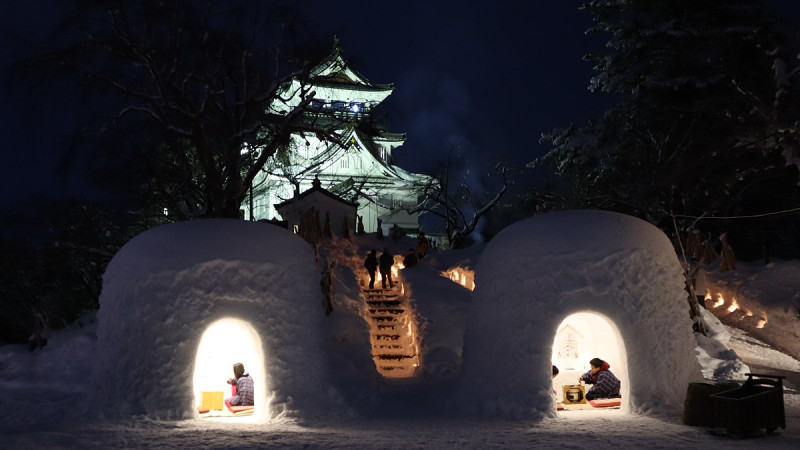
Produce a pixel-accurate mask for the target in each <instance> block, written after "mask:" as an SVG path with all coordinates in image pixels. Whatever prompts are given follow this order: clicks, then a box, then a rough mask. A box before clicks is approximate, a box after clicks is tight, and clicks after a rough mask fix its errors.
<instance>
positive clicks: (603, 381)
mask: <svg viewBox="0 0 800 450" xmlns="http://www.w3.org/2000/svg"><path fill="white" fill-rule="evenodd" d="M610 368H611V365H609V364H608V363H607V362H605V361H603V365H602V366H601V367H600V370H598V371H597V373H595V374H592V371H591V370H590V371H588V372H586V373H584V374H583V375H581V380H583V381H585V382H586V384H591V385H592V388H591V389H589V392H587V393H586V395H587V396H588V395H589V394H591V395H592V396H594V397H595V398H616V397H619V396H620V393H619V388H620V382H619V378H617V377H616V376H615V375H614V374H613V373H611V371H610V370H608V369H610Z"/></svg>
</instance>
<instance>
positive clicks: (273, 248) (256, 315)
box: [88, 219, 332, 422]
mask: <svg viewBox="0 0 800 450" xmlns="http://www.w3.org/2000/svg"><path fill="white" fill-rule="evenodd" d="M319 282H320V275H319V272H318V271H317V269H316V264H315V260H314V253H313V251H312V249H311V247H310V246H309V245H308V244H307V243H306V242H304V241H303V240H302V239H300V238H299V237H297V236H296V235H293V234H292V233H290V232H289V231H287V230H285V229H281V228H279V227H276V226H274V225H270V224H264V223H258V222H245V221H241V220H225V219H212V220H193V221H187V222H179V223H174V224H169V225H164V226H160V227H157V228H154V229H151V230H149V231H146V232H144V233H142V234H141V235H139V236H137V237H135V238H134V239H132V240H131V241H130V242H128V243H127V244H126V245H125V246H123V247H122V249H120V251H119V252H118V253H117V254H116V255H115V256H114V258H113V259H112V261H111V263H110V264H109V266H108V268H107V270H106V273H105V275H104V276H103V292H102V295H101V297H100V310H99V313H98V328H97V350H96V362H95V365H94V367H93V372H92V379H93V382H92V386H93V392H92V394H93V396H92V398H90V399H88V400H89V402H91V403H90V407H91V408H92V409H93V410H95V411H99V412H101V413H102V414H103V415H105V416H106V417H108V416H112V417H113V416H119V417H123V416H130V415H136V414H143V415H147V416H150V417H153V418H160V419H188V418H192V417H197V412H196V408H197V407H198V406H200V405H199V403H200V402H201V401H202V392H206V391H208V393H209V394H211V393H214V392H215V391H216V392H218V393H221V395H223V396H224V397H230V395H231V392H230V386H228V385H227V383H226V380H227V378H230V377H232V376H233V371H232V366H233V364H234V363H236V362H241V363H243V364H244V366H245V370H247V371H248V372H249V373H250V374H251V376H252V377H253V381H254V385H255V407H254V410H253V413H252V415H251V416H249V417H237V418H236V422H245V421H257V422H264V421H267V420H268V419H270V418H272V417H276V416H279V415H290V416H292V417H299V418H302V417H307V416H308V415H310V414H313V415H324V414H327V413H329V411H326V410H324V409H325V408H320V405H321V404H322V405H324V404H325V401H324V399H325V398H327V397H328V396H329V395H332V394H330V393H329V392H324V391H323V388H322V386H323V385H324V383H323V381H322V377H323V376H324V373H322V371H319V370H316V368H317V367H318V366H319V363H318V362H317V361H320V360H322V359H323V358H324V355H323V353H322V346H321V338H320V332H319V329H320V324H321V321H322V319H323V317H324V310H323V307H322V304H321V294H320V291H319ZM220 391H221V392H220ZM217 395H219V394H215V395H214V397H215V398H219V397H217ZM207 397H209V398H211V397H212V395H207ZM321 399H323V400H322V401H321ZM214 404H215V405H217V403H216V402H215V403H214ZM221 408H222V406H221V405H220V406H219V409H221ZM212 409H218V408H212Z"/></svg>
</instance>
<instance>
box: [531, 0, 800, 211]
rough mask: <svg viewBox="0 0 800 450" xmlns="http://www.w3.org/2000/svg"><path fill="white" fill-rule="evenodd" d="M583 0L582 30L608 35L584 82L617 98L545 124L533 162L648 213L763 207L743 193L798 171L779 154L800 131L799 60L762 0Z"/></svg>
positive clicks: (624, 207) (789, 157) (621, 207)
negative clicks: (590, 21)
mask: <svg viewBox="0 0 800 450" xmlns="http://www.w3.org/2000/svg"><path fill="white" fill-rule="evenodd" d="M584 8H585V10H586V11H588V12H589V13H591V14H592V15H593V16H594V19H595V25H594V26H593V27H592V28H591V29H590V30H589V31H588V33H590V34H598V33H602V34H607V35H608V36H609V40H608V44H607V47H606V48H607V49H608V51H607V52H606V53H592V54H589V55H587V56H586V59H587V60H589V61H591V62H593V63H594V68H595V70H596V72H597V74H596V75H595V76H594V77H593V78H592V79H591V81H590V86H589V88H590V90H591V91H593V92H596V93H609V94H613V95H616V96H619V98H620V99H621V101H620V103H619V104H618V105H617V106H616V107H615V108H613V109H611V110H610V111H607V112H606V113H605V114H604V115H603V116H602V117H600V118H598V119H597V120H595V121H593V122H591V123H590V124H588V125H586V126H584V127H571V128H569V129H566V130H554V131H552V132H550V133H547V134H546V135H544V139H545V140H549V141H550V142H551V143H552V145H553V149H552V150H551V151H550V152H549V153H548V154H547V155H546V156H544V157H543V158H541V159H540V160H538V161H536V162H534V164H541V163H549V164H552V166H553V167H554V168H555V171H556V173H558V174H561V175H563V176H564V177H566V178H568V179H570V180H573V179H575V178H576V175H577V178H583V179H585V180H587V181H586V182H587V184H589V185H590V186H591V195H589V196H586V197H585V201H586V202H587V203H588V204H587V205H586V206H596V207H603V208H606V209H614V210H618V211H622V212H627V213H630V214H634V215H637V216H640V217H645V218H648V219H649V220H651V221H653V222H659V221H661V220H663V219H664V218H665V217H667V216H669V215H671V214H679V215H686V216H695V217H697V216H701V215H704V214H705V215H707V214H715V215H731V214H745V213H755V212H763V211H759V210H758V209H759V206H758V205H757V204H754V203H752V202H750V203H748V202H746V201H744V199H745V198H747V197H752V196H759V195H764V194H765V192H768V190H769V189H771V188H772V187H773V186H774V180H786V179H787V177H788V178H791V177H792V176H794V174H796V168H794V169H792V168H787V165H789V164H794V163H796V161H797V160H798V159H797V138H798V135H799V134H798V133H799V132H800V128H799V127H798V125H797V119H798V117H800V115H799V114H798V109H797V107H796V106H794V103H795V102H793V99H794V98H795V97H796V94H797V89H798V86H797V77H796V73H795V71H793V70H792V69H793V68H796V67H797V60H793V59H790V58H788V57H787V55H789V54H792V52H790V51H789V48H788V46H787V44H786V42H785V40H784V38H783V35H782V34H781V32H780V29H779V27H778V24H777V23H776V21H775V20H774V19H773V18H772V17H771V16H770V14H769V12H768V11H767V10H766V9H765V8H764V7H763V5H761V4H760V2H758V1H754V0H731V1H725V2H720V1H715V0H633V1H631V0H596V1H591V2H589V3H587V4H586V5H584ZM783 184H784V185H786V184H787V183H783ZM788 184H789V185H791V183H788ZM795 190H796V189H795ZM791 195H796V194H790V196H791ZM794 198H797V197H794Z"/></svg>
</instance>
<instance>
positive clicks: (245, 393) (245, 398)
mask: <svg viewBox="0 0 800 450" xmlns="http://www.w3.org/2000/svg"><path fill="white" fill-rule="evenodd" d="M233 384H234V385H236V395H234V396H233V397H231V405H234V406H250V405H253V404H254V403H255V399H254V398H253V379H252V378H250V374H248V373H246V372H245V374H244V375H242V376H241V377H239V378H237V379H236V380H235V381H234V382H233Z"/></svg>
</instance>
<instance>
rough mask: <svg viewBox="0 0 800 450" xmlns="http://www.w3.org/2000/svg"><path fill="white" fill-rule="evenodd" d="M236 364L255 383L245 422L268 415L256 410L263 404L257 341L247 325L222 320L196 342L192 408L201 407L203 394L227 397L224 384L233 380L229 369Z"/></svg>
mask: <svg viewBox="0 0 800 450" xmlns="http://www.w3.org/2000/svg"><path fill="white" fill-rule="evenodd" d="M237 362H241V363H242V364H244V367H245V370H246V371H247V372H248V373H250V375H251V376H252V377H253V382H254V383H255V392H254V393H255V404H256V408H255V409H254V414H253V416H251V420H249V421H253V419H252V418H258V419H263V418H265V417H267V416H268V415H267V411H264V409H265V408H259V406H260V405H266V404H267V402H266V398H267V397H266V371H265V368H264V353H263V350H262V347H261V339H260V338H259V337H258V333H256V331H255V329H253V327H252V326H251V325H250V324H249V323H247V322H245V321H242V320H238V319H232V318H225V319H221V320H218V321H217V322H214V323H213V324H212V325H211V326H209V327H208V329H207V330H206V331H205V333H203V336H202V338H201V339H200V344H199V345H198V347H197V356H196V358H195V367H194V376H193V379H192V381H193V392H194V397H195V406H199V405H200V404H201V402H202V392H204V391H206V392H220V391H221V392H223V393H224V395H223V396H224V398H228V397H230V396H231V387H230V385H228V384H227V382H226V381H227V380H228V378H231V377H233V365H234V364H236V363H237ZM238 419H246V418H237V421H238ZM245 421H248V420H245Z"/></svg>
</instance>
